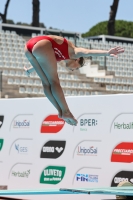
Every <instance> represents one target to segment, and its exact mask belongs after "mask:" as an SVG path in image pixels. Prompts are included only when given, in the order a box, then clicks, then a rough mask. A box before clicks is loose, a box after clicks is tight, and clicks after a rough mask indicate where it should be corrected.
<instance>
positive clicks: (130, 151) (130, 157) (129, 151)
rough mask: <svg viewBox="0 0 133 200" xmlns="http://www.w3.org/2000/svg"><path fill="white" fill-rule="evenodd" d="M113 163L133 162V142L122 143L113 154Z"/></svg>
mask: <svg viewBox="0 0 133 200" xmlns="http://www.w3.org/2000/svg"><path fill="white" fill-rule="evenodd" d="M111 162H123V163H131V162H133V142H122V143H120V144H118V145H117V146H116V147H115V148H114V149H113V152H112V155H111Z"/></svg>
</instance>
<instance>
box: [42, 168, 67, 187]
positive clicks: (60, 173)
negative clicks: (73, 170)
mask: <svg viewBox="0 0 133 200" xmlns="http://www.w3.org/2000/svg"><path fill="white" fill-rule="evenodd" d="M65 171H66V167H61V166H48V167H46V168H45V169H44V170H43V171H42V173H41V176H40V183H42V184H53V185H56V184H58V183H60V182H61V181H62V179H63V178H64V175H65Z"/></svg>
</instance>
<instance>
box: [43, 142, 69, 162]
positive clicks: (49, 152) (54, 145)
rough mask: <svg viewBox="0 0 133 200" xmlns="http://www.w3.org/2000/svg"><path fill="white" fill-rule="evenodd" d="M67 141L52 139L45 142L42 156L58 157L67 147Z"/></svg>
mask: <svg viewBox="0 0 133 200" xmlns="http://www.w3.org/2000/svg"><path fill="white" fill-rule="evenodd" d="M65 145H66V141H57V140H50V141H48V142H46V143H45V144H44V146H43V147H42V150H41V154H40V158H54V159H55V158H58V157H60V156H61V155H62V154H63V152H64V149H65Z"/></svg>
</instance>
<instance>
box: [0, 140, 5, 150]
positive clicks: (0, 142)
mask: <svg viewBox="0 0 133 200" xmlns="http://www.w3.org/2000/svg"><path fill="white" fill-rule="evenodd" d="M3 143H4V140H3V139H0V151H1V150H2V147H3Z"/></svg>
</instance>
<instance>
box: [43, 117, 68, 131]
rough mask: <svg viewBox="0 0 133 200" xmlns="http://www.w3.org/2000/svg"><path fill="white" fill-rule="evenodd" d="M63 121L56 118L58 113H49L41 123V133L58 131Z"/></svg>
mask: <svg viewBox="0 0 133 200" xmlns="http://www.w3.org/2000/svg"><path fill="white" fill-rule="evenodd" d="M64 124H65V121H64V120H63V119H60V118H58V115H49V116H48V117H46V118H45V119H44V120H43V122H42V125H41V133H58V132H59V131H60V130H61V129H62V128H63V126H64Z"/></svg>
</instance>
